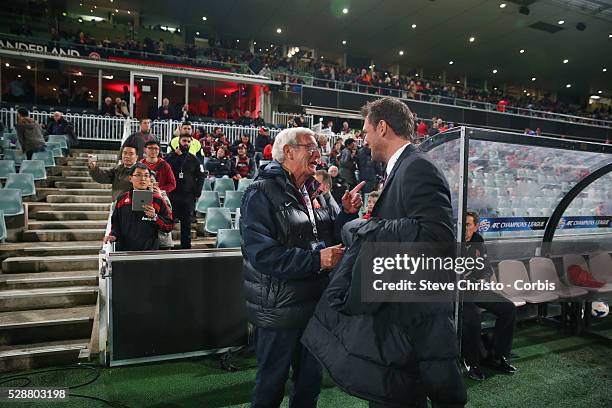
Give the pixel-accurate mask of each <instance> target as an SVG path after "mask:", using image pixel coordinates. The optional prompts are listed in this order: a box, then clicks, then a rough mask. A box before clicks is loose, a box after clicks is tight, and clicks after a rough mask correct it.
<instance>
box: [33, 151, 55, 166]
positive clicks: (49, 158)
mask: <svg viewBox="0 0 612 408" xmlns="http://www.w3.org/2000/svg"><path fill="white" fill-rule="evenodd" d="M32 160H42V161H43V162H45V167H53V166H55V158H53V152H52V151H50V150H46V151H44V152H36V153H33V154H32Z"/></svg>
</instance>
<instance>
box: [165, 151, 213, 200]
mask: <svg viewBox="0 0 612 408" xmlns="http://www.w3.org/2000/svg"><path fill="white" fill-rule="evenodd" d="M166 161H167V162H168V164H170V167H172V172H173V173H174V178H175V179H176V188H175V189H174V191H172V192H171V193H170V196H175V195H179V194H180V195H182V196H187V195H188V196H190V197H192V198H194V199H195V198H197V197H199V196H200V194H202V187H203V186H204V168H203V166H202V165H201V164H200V161H199V160H198V159H197V157H195V156H194V155H193V154H191V153H183V154H181V155H180V156H179V155H178V154H176V152H172V153H170V154H169V155H168V156H166ZM181 172H182V173H183V177H180V173H181Z"/></svg>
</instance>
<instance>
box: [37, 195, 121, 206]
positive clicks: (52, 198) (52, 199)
mask: <svg viewBox="0 0 612 408" xmlns="http://www.w3.org/2000/svg"><path fill="white" fill-rule="evenodd" d="M47 202H48V203H108V204H110V203H111V202H112V199H111V197H110V196H89V195H87V196H67V195H49V196H47Z"/></svg>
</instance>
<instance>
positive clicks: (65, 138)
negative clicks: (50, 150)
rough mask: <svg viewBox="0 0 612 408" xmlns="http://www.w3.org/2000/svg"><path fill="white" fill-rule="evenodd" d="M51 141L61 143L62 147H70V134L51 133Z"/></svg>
mask: <svg viewBox="0 0 612 408" xmlns="http://www.w3.org/2000/svg"><path fill="white" fill-rule="evenodd" d="M49 142H50V143H53V142H56V143H59V144H60V147H61V148H62V149H68V135H49Z"/></svg>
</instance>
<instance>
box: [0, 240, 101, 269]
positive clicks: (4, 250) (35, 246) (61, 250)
mask: <svg viewBox="0 0 612 408" xmlns="http://www.w3.org/2000/svg"><path fill="white" fill-rule="evenodd" d="M101 247H102V242H101V241H80V242H46V243H44V244H41V243H40V242H11V243H5V244H3V245H0V266H1V262H2V261H4V260H5V259H6V258H11V257H20V256H61V255H63V256H68V255H96V254H98V253H99V252H100V248H101Z"/></svg>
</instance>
